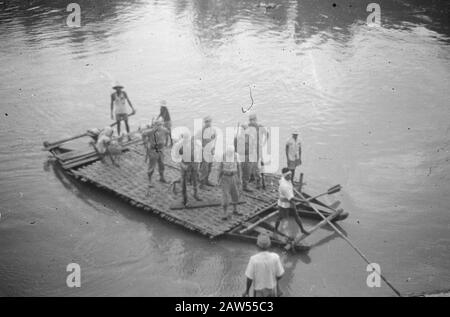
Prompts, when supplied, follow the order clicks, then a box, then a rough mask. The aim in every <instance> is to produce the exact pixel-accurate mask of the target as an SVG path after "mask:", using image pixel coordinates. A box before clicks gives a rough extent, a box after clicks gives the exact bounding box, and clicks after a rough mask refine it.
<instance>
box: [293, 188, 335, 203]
mask: <svg viewBox="0 0 450 317" xmlns="http://www.w3.org/2000/svg"><path fill="white" fill-rule="evenodd" d="M341 189H342V186H341V185H335V186H333V187H331V188H329V189H328V190H327V191H326V192H324V193H322V194H319V195H317V196H314V197H310V198H307V199H305V198H302V199H303V200H304V201H305V202H310V201H311V200H314V199H317V198H319V197H322V196H325V195H332V194H336V193H338V192H340V191H341ZM294 191H296V192H297V193H298V191H297V190H295V189H294Z"/></svg>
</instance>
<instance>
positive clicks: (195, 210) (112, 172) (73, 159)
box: [44, 133, 348, 251]
mask: <svg viewBox="0 0 450 317" xmlns="http://www.w3.org/2000/svg"><path fill="white" fill-rule="evenodd" d="M132 135H133V134H132ZM89 137H92V135H90V134H89V133H84V134H80V135H78V136H75V137H72V138H68V139H65V140H61V141H58V142H54V143H49V142H44V150H45V151H49V152H50V153H51V154H52V155H53V156H54V158H55V159H56V161H57V162H58V164H59V165H60V166H61V167H62V169H63V171H64V172H65V173H67V174H68V175H71V176H73V177H74V178H75V179H77V180H79V181H81V182H84V183H89V184H92V185H94V186H96V187H99V188H101V189H104V190H106V191H108V192H111V193H113V194H114V195H116V196H118V197H120V198H121V199H123V200H125V201H127V202H128V203H129V204H131V205H132V206H135V207H137V208H140V209H143V210H145V211H149V212H152V213H154V214H157V215H159V216H160V217H162V218H164V219H166V220H167V221H169V222H172V223H175V224H178V225H180V226H182V227H185V228H187V229H189V230H192V231H195V232H198V233H200V234H202V235H205V236H207V237H209V238H218V237H231V238H236V239H240V240H248V241H256V237H257V235H258V234H259V233H267V234H268V235H269V236H270V237H271V240H272V243H273V244H274V245H276V246H280V247H284V248H286V249H296V250H301V251H306V250H308V249H309V247H307V246H305V245H302V244H300V241H301V240H303V239H304V238H305V237H306V236H300V237H296V238H295V239H294V238H292V237H288V236H286V235H285V234H282V233H280V232H276V231H275V228H274V226H273V220H274V218H275V217H276V215H277V213H278V210H277V207H276V206H277V199H278V179H279V177H278V176H276V175H267V174H266V175H265V183H266V189H265V190H256V189H255V188H253V189H254V190H253V192H252V193H247V192H243V193H241V195H240V201H239V208H238V209H239V213H240V214H241V215H239V216H233V217H232V219H230V220H222V219H221V217H222V214H223V210H222V207H221V201H222V191H221V188H220V186H215V187H208V189H207V190H199V196H200V198H201V199H202V201H200V202H197V201H195V200H194V199H193V198H192V197H191V196H190V197H189V203H188V206H187V207H185V206H183V205H182V204H181V201H182V197H181V195H179V196H177V195H175V194H174V193H173V191H171V188H170V183H171V182H172V181H174V180H177V179H179V177H180V170H179V167H178V164H177V163H175V162H173V161H172V160H171V155H170V149H166V150H165V151H166V154H167V155H165V160H164V165H165V172H164V174H165V178H166V179H167V181H168V183H161V182H159V181H158V175H157V174H158V173H157V172H155V175H154V179H153V181H152V184H153V185H154V186H153V187H152V188H150V189H149V188H148V185H149V181H148V177H147V163H145V162H144V147H143V144H142V140H141V138H140V137H139V136H132V138H131V140H130V141H128V142H125V143H123V144H122V146H123V152H122V154H121V155H120V159H119V161H118V163H119V166H116V165H114V164H112V162H111V161H109V159H108V158H104V159H101V157H100V156H99V154H98V153H97V151H96V150H95V149H94V147H92V146H88V145H87V144H88V143H89V142H88V141H86V147H85V148H84V149H83V150H79V149H71V148H68V147H67V146H68V143H69V142H71V141H73V140H76V139H81V138H89ZM210 179H212V180H215V179H217V171H216V169H214V168H213V171H212V173H211V176H210ZM251 186H252V185H250V187H251ZM191 192H192V188H191V186H188V194H191ZM302 193H303V195H304V196H305V197H306V198H307V199H308V198H310V199H311V200H310V203H313V204H314V205H315V206H316V207H317V208H318V210H319V211H320V213H322V214H323V215H324V216H325V217H328V220H330V221H338V220H343V219H345V218H346V217H347V216H348V214H347V213H344V212H343V211H342V210H336V209H335V208H334V207H332V206H328V205H326V204H325V203H323V202H321V201H319V200H318V199H316V198H312V197H311V196H310V195H308V194H306V193H304V192H303V191H302ZM298 213H299V215H300V216H301V217H307V218H313V219H318V220H322V217H321V216H320V215H318V214H317V213H316V212H315V211H314V210H313V208H311V206H310V205H309V204H306V203H305V204H303V203H299V204H298ZM324 225H326V221H325V220H322V221H321V222H320V223H318V224H317V225H316V226H314V228H312V229H311V230H310V232H312V231H315V230H317V229H319V228H320V227H322V226H324Z"/></svg>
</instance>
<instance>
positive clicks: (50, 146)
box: [44, 112, 134, 151]
mask: <svg viewBox="0 0 450 317" xmlns="http://www.w3.org/2000/svg"><path fill="white" fill-rule="evenodd" d="M133 115H134V113H133V112H132V113H130V114H129V115H128V117H131V116H133ZM116 125H117V121H116V122H114V123H112V124H110V127H111V128H112V127H114V126H116ZM88 135H89V133H87V132H85V133H82V134H78V135H76V136H73V137H70V138H67V139H63V140H59V141H56V142H53V143H49V142H44V150H45V151H47V150H51V149H52V148H55V147H57V146H58V145H61V144H63V143H66V142H69V141H73V140H76V139H80V138H83V137H85V136H88Z"/></svg>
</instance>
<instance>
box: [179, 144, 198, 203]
mask: <svg viewBox="0 0 450 317" xmlns="http://www.w3.org/2000/svg"><path fill="white" fill-rule="evenodd" d="M201 153H202V144H201V142H200V140H196V139H195V138H193V137H191V138H189V140H185V141H184V143H183V145H182V146H181V148H180V150H179V154H180V155H182V157H183V158H182V160H181V162H180V171H181V180H179V181H177V182H180V181H181V187H182V193H183V205H184V206H186V205H187V202H188V197H187V182H188V180H189V179H190V180H191V183H192V187H193V189H194V199H195V200H197V201H201V199H200V198H199V197H198V190H197V178H198V165H199V162H200V161H201Z"/></svg>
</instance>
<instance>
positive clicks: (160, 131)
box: [142, 120, 169, 188]
mask: <svg viewBox="0 0 450 317" xmlns="http://www.w3.org/2000/svg"><path fill="white" fill-rule="evenodd" d="M168 133H169V131H168V130H167V129H166V128H165V127H164V122H162V120H156V121H155V122H154V123H153V125H152V126H151V127H150V129H147V130H145V131H143V132H142V140H143V141H144V147H145V161H146V162H147V160H148V170H147V175H148V180H149V188H151V187H153V186H152V184H151V183H152V176H153V172H154V171H155V167H156V164H158V170H159V180H160V181H161V182H163V183H166V180H165V178H164V146H165V144H166V140H167V134H168Z"/></svg>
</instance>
